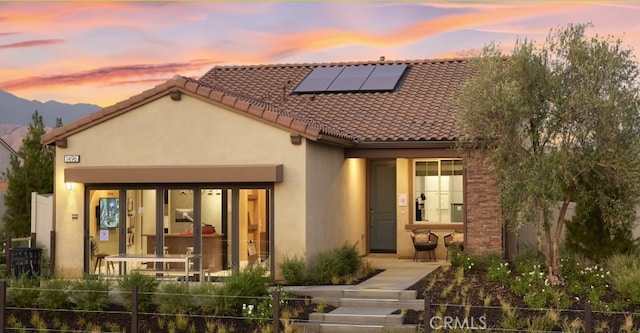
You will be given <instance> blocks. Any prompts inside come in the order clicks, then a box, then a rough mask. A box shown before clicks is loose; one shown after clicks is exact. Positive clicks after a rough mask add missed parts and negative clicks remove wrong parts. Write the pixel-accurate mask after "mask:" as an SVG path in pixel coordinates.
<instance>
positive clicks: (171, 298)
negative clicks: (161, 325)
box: [154, 282, 194, 314]
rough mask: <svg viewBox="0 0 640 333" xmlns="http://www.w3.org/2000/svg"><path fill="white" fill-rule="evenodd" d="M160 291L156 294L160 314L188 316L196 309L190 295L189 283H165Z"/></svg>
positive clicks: (155, 299) (155, 298)
mask: <svg viewBox="0 0 640 333" xmlns="http://www.w3.org/2000/svg"><path fill="white" fill-rule="evenodd" d="M159 289H160V290H159V291H158V292H157V293H156V294H154V301H155V302H156V303H157V304H158V311H159V312H160V313H167V314H187V313H190V312H191V310H192V309H194V304H193V303H192V297H190V295H189V284H188V283H185V282H171V283H163V284H162V285H160V288H159Z"/></svg>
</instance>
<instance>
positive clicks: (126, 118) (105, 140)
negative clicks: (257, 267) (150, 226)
mask: <svg viewBox="0 0 640 333" xmlns="http://www.w3.org/2000/svg"><path fill="white" fill-rule="evenodd" d="M67 142H68V148H57V149H56V171H55V176H56V181H55V193H56V199H55V200H56V203H55V205H56V210H55V216H56V217H55V219H56V231H57V242H56V245H57V248H56V249H57V253H56V258H57V261H56V272H57V273H58V274H59V275H62V276H80V275H81V274H82V267H83V256H82V255H79V253H81V252H80V251H81V249H82V244H83V230H84V229H83V228H84V219H85V217H86V216H87V214H85V212H84V207H83V195H84V186H83V184H75V187H74V189H73V190H66V189H65V184H64V177H63V175H64V173H63V172H64V168H65V167H75V166H160V165H174V166H176V165H238V164H282V165H283V166H284V168H283V173H284V174H283V183H279V184H276V186H275V198H274V205H275V212H274V213H275V225H276V226H275V228H274V232H275V236H274V237H275V239H274V242H275V244H276V245H275V255H276V257H279V256H281V255H282V254H283V249H287V250H295V249H303V248H304V244H305V241H306V239H305V238H306V236H305V235H306V234H307V232H306V230H305V224H304V222H303V221H305V218H306V216H305V206H306V204H307V201H308V200H305V192H306V190H307V184H306V181H305V173H306V172H307V170H306V167H305V165H306V162H307V161H306V142H305V140H303V143H302V144H301V145H293V144H291V141H290V137H289V133H288V132H286V131H284V130H281V129H278V128H275V127H273V126H271V125H267V124H265V123H262V122H260V121H256V120H254V119H250V118H248V117H247V116H244V115H241V114H237V113H235V112H233V111H230V110H226V109H222V108H219V107H216V106H213V105H211V104H209V103H206V102H203V101H201V100H199V99H197V98H193V97H190V96H188V95H186V94H183V96H182V100H181V101H172V100H171V99H170V98H169V96H165V97H162V98H160V99H158V100H155V101H152V102H150V103H148V104H145V105H142V106H140V107H138V108H137V109H135V110H132V111H129V112H127V113H124V114H122V115H119V116H117V117H115V118H113V119H110V120H108V121H106V122H102V123H99V124H97V125H96V126H93V127H91V128H89V129H86V130H84V131H82V132H79V133H77V134H74V135H72V136H70V137H69V138H68V141H67ZM64 155H80V163H78V164H65V163H64V162H63V156H64ZM317 171H318V172H320V173H324V172H325V171H324V170H323V169H320V170H317ZM72 214H78V216H79V218H78V219H72ZM283 244H286V247H285V246H284V245H283Z"/></svg>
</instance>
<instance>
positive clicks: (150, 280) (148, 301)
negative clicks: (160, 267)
mask: <svg viewBox="0 0 640 333" xmlns="http://www.w3.org/2000/svg"><path fill="white" fill-rule="evenodd" d="M133 286H138V310H140V311H148V310H150V309H151V305H152V303H153V293H154V292H155V291H156V290H157V289H158V281H157V280H156V279H155V277H153V276H149V275H144V274H142V273H140V272H133V273H131V274H127V275H125V276H124V277H123V278H122V279H121V280H118V289H119V291H120V293H121V295H122V300H123V301H124V305H125V307H126V308H127V310H129V311H131V309H132V307H133V305H132V304H131V296H132V294H131V292H132V289H133Z"/></svg>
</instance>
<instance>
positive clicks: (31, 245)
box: [29, 232, 37, 248]
mask: <svg viewBox="0 0 640 333" xmlns="http://www.w3.org/2000/svg"><path fill="white" fill-rule="evenodd" d="M36 246H37V244H36V233H35V232H32V233H31V236H29V248H34V247H36Z"/></svg>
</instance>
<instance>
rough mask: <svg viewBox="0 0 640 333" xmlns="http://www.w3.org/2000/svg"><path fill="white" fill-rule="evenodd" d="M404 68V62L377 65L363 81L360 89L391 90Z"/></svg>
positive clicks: (405, 66)
mask: <svg viewBox="0 0 640 333" xmlns="http://www.w3.org/2000/svg"><path fill="white" fill-rule="evenodd" d="M406 69H407V65H406V64H397V65H378V66H376V68H375V69H374V70H373V72H372V73H371V76H369V78H368V79H367V81H365V82H364V84H363V85H362V87H361V88H360V90H363V91H379V90H393V89H395V87H396V85H397V84H398V81H399V80H400V78H401V77H402V74H404V71H405V70H406Z"/></svg>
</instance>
